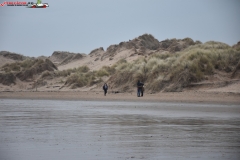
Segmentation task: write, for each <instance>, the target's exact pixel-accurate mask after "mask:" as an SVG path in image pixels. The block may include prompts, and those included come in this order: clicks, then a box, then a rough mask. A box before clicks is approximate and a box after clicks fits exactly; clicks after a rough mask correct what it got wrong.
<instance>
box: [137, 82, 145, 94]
mask: <svg viewBox="0 0 240 160" xmlns="http://www.w3.org/2000/svg"><path fill="white" fill-rule="evenodd" d="M143 85H144V84H143V83H142V82H140V80H138V82H137V96H138V97H140V96H143V91H144V88H143Z"/></svg>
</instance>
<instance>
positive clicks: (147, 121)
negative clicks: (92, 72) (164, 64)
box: [0, 92, 240, 160]
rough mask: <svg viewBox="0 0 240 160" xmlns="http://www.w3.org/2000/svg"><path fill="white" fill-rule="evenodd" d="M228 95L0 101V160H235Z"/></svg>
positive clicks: (37, 95) (238, 120)
mask: <svg viewBox="0 0 240 160" xmlns="http://www.w3.org/2000/svg"><path fill="white" fill-rule="evenodd" d="M24 94H25V95H24ZM94 95H96V96H94ZM160 95H161V96H160ZM189 95H193V93H192V94H189ZM189 95H188V96H189ZM204 95H206V94H204ZM233 95H234V94H233ZM233 95H231V94H230V95H229V96H227V95H222V94H219V95H218V96H217V97H218V98H217V97H215V98H214V96H211V98H207V95H206V98H205V97H204V99H203V98H195V99H192V101H190V100H189V99H191V97H189V99H187V98H186V95H185V98H184V96H181V94H178V93H166V94H165V93H162V94H159V95H158V96H157V95H146V96H144V97H136V95H131V94H130V93H129V94H122V93H118V94H108V95H107V96H106V97H105V96H103V93H102V92H99V93H98V92H96V93H82V92H76V93H74V92H64V93H62V92H50V93H41V92H33V93H30V92H28V93H27V94H26V93H21V92H17V93H16V92H15V93H9V92H7V93H1V98H0V102H1V103H0V159H2V160H5V159H6V160H25V159H35V160H52V159H58V160H64V159H71V160H77V159H93V160H94V159H96V160H97V159H98V160H99V159H100V160H101V159H102V160H108V159H109V160H111V159H151V160H152V159H153V160H155V159H156V160H157V159H185V160H186V159H218V160H219V159H235V160H237V159H239V157H240V154H239V153H240V152H239V151H240V150H239V145H240V142H239V139H240V132H239V131H240V105H239V102H238V101H237V100H239V99H237V98H238V97H235V96H236V95H235V96H233ZM151 96H152V97H151ZM199 96H200V95H198V96H197V97H199ZM208 96H209V95H208ZM156 97H158V98H156ZM166 97H168V99H167V98H166ZM170 97H171V98H170ZM192 97H194V96H192ZM221 98H222V99H223V98H224V100H222V101H221ZM217 99H218V100H219V101H217ZM222 102H224V103H222Z"/></svg>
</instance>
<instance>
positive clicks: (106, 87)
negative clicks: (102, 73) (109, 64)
mask: <svg viewBox="0 0 240 160" xmlns="http://www.w3.org/2000/svg"><path fill="white" fill-rule="evenodd" d="M103 90H104V96H106V94H107V90H108V85H107V83H104V85H103Z"/></svg>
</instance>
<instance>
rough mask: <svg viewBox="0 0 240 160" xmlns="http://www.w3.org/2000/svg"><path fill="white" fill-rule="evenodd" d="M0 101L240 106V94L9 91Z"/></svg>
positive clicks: (0, 94) (3, 94) (2, 94)
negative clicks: (128, 102)
mask: <svg viewBox="0 0 240 160" xmlns="http://www.w3.org/2000/svg"><path fill="white" fill-rule="evenodd" d="M0 99H32V100H75V101H79V100H83V101H130V102H131V101H132V102H138V101H139V102H177V103H213V104H239V105H240V94H239V93H232V92H226V93H223V92H202V91H185V92H164V93H156V94H145V95H144V96H143V97H137V96H136V93H108V94H107V96H104V95H103V92H102V91H101V92H100V91H31V92H29V91H8V92H2V91H1V92H0Z"/></svg>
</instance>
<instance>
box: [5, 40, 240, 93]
mask: <svg viewBox="0 0 240 160" xmlns="http://www.w3.org/2000/svg"><path fill="white" fill-rule="evenodd" d="M146 38H149V36H142V37H140V39H141V40H142V41H144V40H146ZM150 38H151V41H152V42H155V39H154V37H150ZM184 41H185V42H186V43H187V44H191V45H190V46H188V47H187V48H185V49H182V50H181V51H179V52H171V51H168V50H165V51H162V50H160V51H158V52H155V53H154V54H151V55H150V56H149V57H148V58H146V57H141V58H138V59H137V60H135V61H134V62H130V63H129V62H127V61H126V60H125V59H121V60H119V61H118V62H117V63H115V64H114V65H113V66H103V67H102V68H101V69H99V70H97V71H90V69H89V67H88V66H81V67H78V68H72V69H67V70H62V71H58V70H57V67H56V66H55V65H54V64H53V63H52V62H51V61H50V60H48V59H46V60H42V59H36V60H33V59H26V60H24V61H23V62H16V63H11V64H5V65H4V66H2V67H1V68H0V70H1V71H2V72H5V73H1V75H0V80H1V81H2V82H1V83H4V84H8V85H9V84H12V83H14V82H15V78H16V77H18V78H19V79H20V80H27V79H29V78H30V79H31V78H32V79H33V76H34V75H38V74H40V78H41V79H42V80H43V79H45V78H48V77H51V78H53V77H64V79H65V86H68V87H70V88H72V89H74V88H78V87H83V86H92V85H94V84H98V83H100V82H102V77H104V76H107V77H109V80H108V83H109V84H110V85H111V88H122V91H127V90H129V89H131V88H133V87H136V82H137V81H138V80H141V81H143V82H144V83H145V84H146V85H147V87H146V89H147V90H148V91H151V92H159V91H182V89H183V88H184V87H187V86H189V84H191V83H193V82H200V81H202V80H204V79H206V78H207V77H208V76H210V75H213V74H214V73H215V72H216V71H222V72H225V73H230V74H231V76H230V77H238V76H239V75H238V70H239V69H240V50H239V49H238V48H237V47H238V46H235V47H230V46H229V45H227V44H224V43H220V42H213V41H209V42H206V43H204V44H202V43H201V42H199V43H196V42H193V40H192V39H189V38H186V39H184ZM167 43H168V41H164V43H163V42H162V44H161V45H167ZM193 43H194V44H193ZM143 45H144V44H143ZM146 45H147V46H150V44H146ZM153 47H154V46H153ZM166 47H167V46H166ZM230 74H229V75H230ZM15 76H16V77H15ZM4 77H6V78H4ZM7 79H11V81H9V82H10V83H7Z"/></svg>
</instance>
